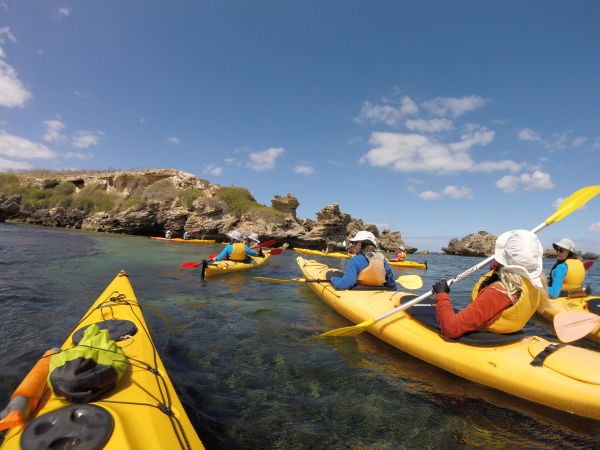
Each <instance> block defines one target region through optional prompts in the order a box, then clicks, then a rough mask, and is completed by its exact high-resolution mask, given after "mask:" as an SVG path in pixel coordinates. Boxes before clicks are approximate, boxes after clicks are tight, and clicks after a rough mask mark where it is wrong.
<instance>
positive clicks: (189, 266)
mask: <svg viewBox="0 0 600 450" xmlns="http://www.w3.org/2000/svg"><path fill="white" fill-rule="evenodd" d="M284 250H285V249H284V248H274V249H273V250H267V251H268V252H269V253H270V254H271V255H279V254H281V253H283V251H284ZM216 256H217V253H214V254H211V255H208V257H209V258H210V259H211V260H212V259H214V258H215V257H216ZM201 265H202V262H196V261H188V262H184V263H181V264H179V267H183V268H184V269H193V268H194V267H199V266H201Z"/></svg>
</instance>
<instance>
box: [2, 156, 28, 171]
mask: <svg viewBox="0 0 600 450" xmlns="http://www.w3.org/2000/svg"><path fill="white" fill-rule="evenodd" d="M31 167H32V166H31V164H29V163H26V162H22V161H12V160H10V159H4V158H0V170H26V169H31Z"/></svg>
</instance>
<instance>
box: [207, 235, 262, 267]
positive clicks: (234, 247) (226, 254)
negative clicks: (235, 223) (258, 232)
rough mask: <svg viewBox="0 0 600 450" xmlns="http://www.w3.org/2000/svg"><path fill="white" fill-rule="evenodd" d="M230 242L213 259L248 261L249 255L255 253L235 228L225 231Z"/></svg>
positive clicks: (254, 254)
mask: <svg viewBox="0 0 600 450" xmlns="http://www.w3.org/2000/svg"><path fill="white" fill-rule="evenodd" d="M226 236H228V237H229V239H230V243H229V244H228V245H227V246H226V247H225V248H224V249H223V250H222V251H221V253H219V254H218V255H217V256H216V257H215V259H213V261H221V260H223V259H229V260H231V261H248V260H249V259H250V257H251V256H256V255H257V253H256V252H255V251H254V250H252V249H251V248H250V247H248V246H247V245H246V244H245V243H244V236H242V233H240V232H239V231H237V230H233V231H230V232H229V233H226Z"/></svg>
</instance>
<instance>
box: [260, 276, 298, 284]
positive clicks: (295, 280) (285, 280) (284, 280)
mask: <svg viewBox="0 0 600 450" xmlns="http://www.w3.org/2000/svg"><path fill="white" fill-rule="evenodd" d="M254 278H255V279H257V280H261V281H271V282H273V283H304V282H305V281H306V280H305V279H304V278H269V277H254Z"/></svg>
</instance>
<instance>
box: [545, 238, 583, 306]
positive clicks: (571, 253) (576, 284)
mask: <svg viewBox="0 0 600 450" xmlns="http://www.w3.org/2000/svg"><path fill="white" fill-rule="evenodd" d="M552 247H554V250H556V263H554V265H553V266H552V269H551V270H550V275H548V295H549V296H550V298H556V297H566V296H568V295H569V291H576V290H581V289H583V284H584V282H585V267H584V266H583V263H582V262H581V260H580V259H579V258H578V257H577V255H576V254H575V243H574V242H573V241H572V240H571V239H566V238H563V239H561V240H560V241H558V242H554V243H553V244H552Z"/></svg>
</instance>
